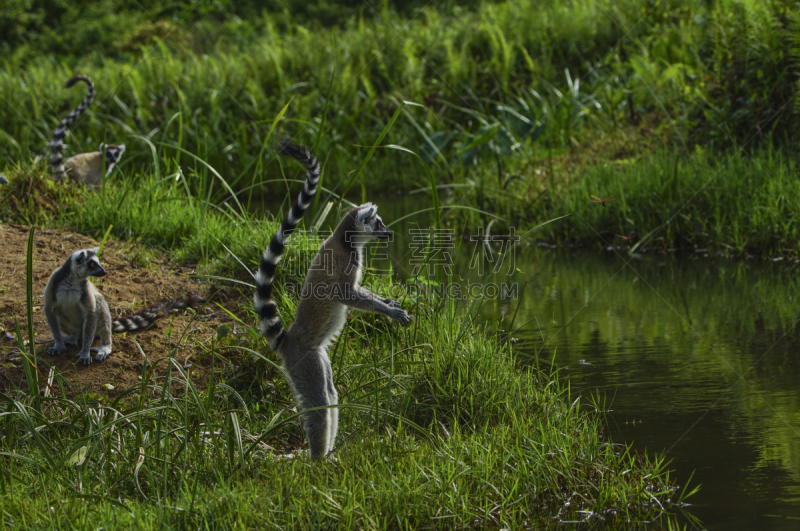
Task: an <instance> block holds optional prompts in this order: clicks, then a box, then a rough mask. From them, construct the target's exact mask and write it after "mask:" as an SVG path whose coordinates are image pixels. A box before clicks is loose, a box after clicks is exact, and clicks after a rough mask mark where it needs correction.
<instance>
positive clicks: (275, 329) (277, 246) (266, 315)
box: [254, 141, 320, 352]
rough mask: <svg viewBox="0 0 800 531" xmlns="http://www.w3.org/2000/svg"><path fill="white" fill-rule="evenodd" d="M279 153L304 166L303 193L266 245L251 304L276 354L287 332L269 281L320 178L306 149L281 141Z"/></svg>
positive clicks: (318, 167)
mask: <svg viewBox="0 0 800 531" xmlns="http://www.w3.org/2000/svg"><path fill="white" fill-rule="evenodd" d="M278 154H279V155H283V156H288V157H291V158H293V159H295V160H297V161H299V162H301V163H303V164H304V165H305V167H306V183H305V186H304V187H303V191H302V192H300V195H299V196H298V197H297V203H295V204H294V205H293V206H292V208H291V210H290V211H289V214H288V215H287V216H286V219H284V220H283V222H282V223H281V228H280V230H279V231H278V232H277V233H276V234H275V235H274V236H273V237H272V239H271V240H270V242H269V246H268V247H267V249H266V250H265V251H264V254H262V255H261V263H259V265H258V274H257V275H256V294H255V298H254V304H255V308H256V311H257V312H258V330H259V332H261V333H262V334H263V335H264V336H266V338H267V342H268V343H269V347H270V348H271V349H272V350H273V351H276V352H277V350H278V349H279V348H280V345H281V342H282V341H283V338H284V335H285V334H286V331H285V330H284V328H283V325H282V324H281V320H280V318H279V317H278V305H277V304H276V303H275V301H274V300H272V279H273V278H274V277H275V270H276V269H277V267H278V262H280V259H281V255H282V254H283V250H284V248H285V247H286V242H288V241H289V237H290V236H291V235H292V233H293V232H294V230H295V229H296V228H297V225H298V223H300V220H301V219H302V217H303V213H304V212H305V211H306V209H307V208H308V206H309V205H310V204H311V200H312V199H313V198H314V194H315V193H317V184H318V183H319V175H320V166H319V161H318V160H317V157H315V156H314V154H313V153H311V151H309V150H308V149H307V148H305V147H303V146H300V145H298V144H294V143H292V142H289V141H283V142H281V143H280V144H278Z"/></svg>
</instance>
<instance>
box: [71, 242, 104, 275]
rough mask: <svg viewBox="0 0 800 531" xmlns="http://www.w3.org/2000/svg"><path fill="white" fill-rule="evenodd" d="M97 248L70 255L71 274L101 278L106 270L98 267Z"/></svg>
mask: <svg viewBox="0 0 800 531" xmlns="http://www.w3.org/2000/svg"><path fill="white" fill-rule="evenodd" d="M98 250H99V248H98V247H95V248H93V249H83V250H81V251H75V252H74V253H72V257H71V258H72V267H71V269H72V272H73V273H74V274H75V275H77V276H79V277H81V278H85V277H102V276H103V275H105V274H106V270H105V269H103V266H101V265H100V260H98V259H97V251H98Z"/></svg>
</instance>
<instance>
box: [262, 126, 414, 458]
mask: <svg viewBox="0 0 800 531" xmlns="http://www.w3.org/2000/svg"><path fill="white" fill-rule="evenodd" d="M278 154H280V155H284V156H288V157H291V158H293V159H295V160H297V161H299V162H301V163H302V164H303V165H305V167H306V182H305V185H304V187H303V190H302V191H301V192H300V195H299V197H298V198H297V203H295V204H294V205H293V206H292V208H291V210H290V211H289V214H288V215H287V216H286V219H284V220H283V222H282V223H281V226H280V230H279V232H278V233H277V234H275V235H274V236H273V237H272V239H271V240H270V242H269V246H268V247H267V249H266V250H265V251H264V253H263V254H262V255H261V262H260V264H259V266H258V274H257V275H256V293H255V309H256V311H257V312H258V328H259V331H260V332H261V333H262V334H263V335H264V336H265V337H266V338H267V342H268V343H269V346H270V348H271V349H272V350H273V351H275V352H276V353H277V354H278V355H279V356H280V357H281V358H282V360H283V366H284V368H285V370H286V373H287V375H288V379H289V383H290V384H291V387H292V390H293V392H294V394H295V398H296V399H297V401H298V402H299V404H300V407H301V408H302V409H311V408H324V409H316V410H314V411H309V412H307V413H306V414H305V415H304V416H305V421H304V425H303V427H304V429H305V433H306V437H307V438H308V445H309V449H310V452H311V459H312V460H313V459H319V458H321V457H324V456H325V455H326V454H327V453H328V452H330V451H331V449H333V443H334V440H335V438H336V432H337V430H338V426H339V414H338V409H337V408H336V407H335V406H336V405H337V404H338V394H337V392H336V388H335V387H334V384H333V373H332V370H331V362H330V359H329V358H328V353H327V351H328V346H329V345H330V344H331V342H332V341H333V340H334V339H335V338H336V336H337V335H338V334H339V333H340V332H341V331H342V328H343V327H344V325H345V315H346V313H347V308H348V307H351V308H356V309H358V310H362V311H366V312H378V313H382V314H384V315H386V316H388V317H391V318H392V319H395V320H397V321H399V322H400V323H401V324H403V325H407V324H408V323H409V322H410V321H411V318H410V317H409V315H408V314H407V313H406V312H405V311H404V310H402V309H401V308H400V303H399V302H397V301H393V300H391V299H387V298H383V297H381V296H380V295H376V294H375V293H372V292H371V291H369V290H367V289H365V288H363V287H361V286H360V285H359V281H360V280H361V275H362V274H363V271H364V253H363V249H364V246H365V245H366V244H367V242H369V241H370V240H374V239H388V238H389V237H391V235H392V233H391V232H389V230H388V229H387V228H386V226H385V225H384V224H383V221H382V220H381V218H380V216H378V207H377V206H375V205H373V204H372V203H365V204H363V205H361V206H358V207H356V208H353V209H352V210H350V211H349V212H348V213H347V214H345V216H344V218H342V220H341V222H340V223H339V225H338V226H337V227H336V230H335V231H334V232H333V234H332V235H331V236H330V237H329V238H328V239H327V240H325V242H324V243H323V244H322V246H321V247H320V248H319V251H318V252H317V254H316V256H315V257H314V259H313V260H312V262H311V267H310V268H309V270H308V273H307V275H306V280H305V283H304V285H303V291H302V295H301V298H300V302H299V304H298V305H297V315H296V316H295V319H294V322H293V323H292V325H291V326H290V327H289V329H288V330H287V329H284V327H283V325H282V324H281V321H280V318H279V317H278V308H277V304H276V303H275V301H274V300H273V298H272V281H273V278H274V276H275V270H276V269H277V267H278V262H279V261H280V259H281V255H282V254H283V251H284V248H285V247H286V243H287V242H288V240H289V237H290V236H291V235H292V233H293V232H294V230H295V229H296V228H297V225H298V224H299V223H300V220H301V218H302V217H303V213H304V212H305V211H306V209H307V208H308V206H309V205H310V204H311V200H312V199H313V197H314V194H315V193H316V192H317V185H318V183H319V177H320V164H319V161H318V160H317V158H316V157H315V156H314V155H313V154H312V153H311V151H309V150H308V149H307V148H305V147H303V146H300V145H297V144H294V143H291V142H286V141H285V142H281V143H280V145H279V146H278Z"/></svg>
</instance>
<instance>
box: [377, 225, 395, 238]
mask: <svg viewBox="0 0 800 531" xmlns="http://www.w3.org/2000/svg"><path fill="white" fill-rule="evenodd" d="M377 236H378V239H380V240H388V239H389V238H391V237H392V231H390V230H389V229H387V228H386V227H384V228H383V230H382V231H380V232H379V233H378V234H377Z"/></svg>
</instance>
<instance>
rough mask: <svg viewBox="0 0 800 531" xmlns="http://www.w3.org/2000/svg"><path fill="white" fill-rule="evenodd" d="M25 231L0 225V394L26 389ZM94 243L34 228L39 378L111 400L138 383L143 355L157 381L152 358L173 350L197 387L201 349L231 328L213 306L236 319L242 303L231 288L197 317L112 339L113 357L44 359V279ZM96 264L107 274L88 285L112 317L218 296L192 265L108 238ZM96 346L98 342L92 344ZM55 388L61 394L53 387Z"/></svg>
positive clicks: (179, 317) (204, 362)
mask: <svg viewBox="0 0 800 531" xmlns="http://www.w3.org/2000/svg"><path fill="white" fill-rule="evenodd" d="M29 231H30V227H26V226H22V225H0V249H2V250H3V253H2V257H1V258H0V389H9V388H23V389H24V388H26V387H27V384H26V382H25V377H24V374H23V371H22V358H21V356H20V353H19V347H18V344H17V340H16V338H14V336H13V334H14V320H15V318H16V320H17V321H18V322H19V324H20V328H21V329H22V331H23V337H25V338H26V339H27V332H25V330H26V328H25V327H26V323H27V308H26V303H25V301H26V284H25V269H26V260H27V245H28V235H29ZM98 245H99V242H97V241H95V240H93V239H92V238H89V237H87V236H84V235H81V234H76V233H71V232H63V231H57V230H39V229H37V230H36V231H35V232H34V262H33V306H34V311H33V324H34V329H35V334H36V335H35V343H36V351H37V358H38V359H39V371H40V373H41V374H42V375H44V376H48V375H49V374H50V371H51V367H52V368H53V370H54V371H56V372H57V374H61V375H62V376H63V377H64V379H65V380H66V382H67V385H65V387H66V389H65V391H66V392H67V393H68V394H69V395H71V396H72V395H75V394H77V393H85V392H87V391H88V392H92V393H96V394H100V395H106V394H110V395H112V396H113V395H116V394H118V393H119V392H121V391H123V390H125V389H127V388H130V387H132V386H135V385H137V384H138V382H140V377H141V375H142V366H143V362H144V361H145V356H146V357H147V360H148V362H149V363H150V364H155V365H156V368H155V369H154V373H155V374H154V376H159V375H163V374H164V373H165V372H166V368H167V365H168V364H167V363H166V360H162V361H160V362H159V361H158V360H159V359H162V358H165V357H169V356H170V354H171V353H172V352H173V351H174V354H173V355H174V358H175V360H176V362H177V363H178V364H180V365H181V366H182V367H184V368H187V370H188V371H189V372H190V373H191V375H192V379H193V380H194V381H195V382H202V381H205V378H204V377H203V373H205V372H207V371H208V370H210V365H211V361H210V359H209V357H208V356H206V355H204V353H205V350H206V348H205V347H207V346H208V345H209V344H210V342H211V341H212V339H213V338H214V337H215V336H216V333H217V329H218V328H219V326H220V325H222V324H223V323H227V324H233V323H232V319H231V317H230V316H228V315H227V314H225V312H224V311H222V310H221V309H220V308H219V307H218V306H217V303H218V304H220V305H222V306H223V307H225V308H226V309H227V310H229V311H231V312H232V313H233V314H235V315H241V310H240V308H239V302H240V301H241V300H242V298H241V296H240V295H239V294H237V293H235V292H233V291H232V290H227V291H226V292H225V293H223V294H222V295H221V296H220V295H219V294H218V295H217V297H215V298H214V300H213V301H212V302H211V303H209V304H207V305H206V307H205V308H204V309H203V310H201V311H200V312H199V313H197V314H196V313H195V312H192V311H186V312H181V313H178V312H175V313H173V314H171V315H170V316H168V317H164V318H161V319H159V320H158V321H156V323H155V325H154V326H152V327H151V328H149V329H148V330H145V331H142V332H135V333H132V334H114V335H113V349H112V353H111V356H109V357H108V358H107V359H106V360H105V361H102V362H94V363H92V364H91V365H89V366H83V365H81V364H80V362H79V360H78V359H77V358H74V357H73V356H75V355H76V354H77V352H78V348H75V347H70V348H69V350H68V351H67V352H66V353H65V354H61V355H60V356H52V357H51V356H47V355H46V350H47V348H48V347H50V346H52V344H53V342H52V334H51V333H50V329H49V328H48V326H47V322H46V321H45V316H44V312H43V310H42V305H43V293H44V288H45V285H46V284H47V280H48V278H49V277H50V274H51V273H52V272H53V270H55V269H56V268H57V267H59V266H60V265H61V264H62V263H63V262H64V260H66V258H67V257H68V256H69V254H70V253H72V252H73V251H76V250H78V249H86V248H91V247H96V246H98ZM100 262H101V263H102V264H103V266H104V267H105V269H106V271H108V274H107V275H106V276H104V277H102V278H95V279H94V282H95V285H96V286H97V288H98V289H99V290H100V292H101V293H102V294H103V296H104V297H105V299H106V301H107V302H108V305H109V308H110V309H111V317H112V319H119V318H121V317H125V316H126V315H130V314H131V313H133V312H135V311H138V310H141V309H143V308H146V307H147V306H150V305H152V304H155V303H157V302H159V301H161V300H163V299H166V298H172V297H179V296H185V295H186V294H187V293H188V292H190V291H195V292H197V293H199V294H200V295H201V296H203V297H206V298H208V297H209V295H210V294H211V293H212V292H215V291H216V289H214V288H212V287H211V285H209V284H208V283H205V282H199V281H197V280H192V279H190V278H189V275H190V274H191V273H193V272H194V268H193V266H192V265H190V264H176V263H173V262H171V261H169V260H168V259H167V258H166V257H164V256H162V255H159V254H158V253H155V252H153V251H151V250H148V249H146V248H144V247H142V246H140V245H137V244H131V243H125V242H116V241H106V244H105V246H104V248H103V250H102V254H101V255H100ZM245 319H246V318H245ZM134 339H135V341H136V342H138V344H139V346H140V347H141V351H140V350H139V347H137V345H136V343H135V342H134ZM97 344H99V340H97V341H96V342H95V346H96V345H97ZM176 345H178V346H177V349H176ZM142 353H144V355H145V356H143V355H142ZM173 374H175V373H174V372H173ZM56 381H58V379H57V378H56ZM112 386H113V389H112ZM42 387H44V386H42ZM55 390H56V391H57V392H58V393H59V394H60V392H61V391H60V390H59V389H55Z"/></svg>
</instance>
